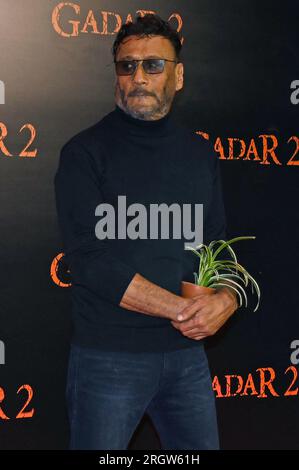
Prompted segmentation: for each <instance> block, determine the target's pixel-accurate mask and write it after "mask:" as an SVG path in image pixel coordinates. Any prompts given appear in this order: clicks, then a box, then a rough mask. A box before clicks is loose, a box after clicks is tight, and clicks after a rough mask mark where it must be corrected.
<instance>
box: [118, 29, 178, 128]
mask: <svg viewBox="0 0 299 470" xmlns="http://www.w3.org/2000/svg"><path fill="white" fill-rule="evenodd" d="M153 58H157V59H170V60H176V56H175V51H174V47H173V45H172V43H171V42H170V41H169V39H167V38H164V37H163V36H151V37H147V36H145V37H140V36H128V37H127V38H125V39H124V40H123V42H122V43H121V44H120V46H119V48H118V50H117V54H116V60H117V61H119V60H133V59H153ZM183 72H184V69H183V64H182V63H178V64H175V63H174V62H165V67H164V71H163V72H162V73H158V74H147V73H146V72H145V71H144V70H143V68H142V65H141V62H139V63H138V67H137V69H136V71H135V73H134V74H133V75H126V76H123V75H120V76H116V79H115V102H116V104H117V105H118V106H119V107H120V108H121V109H123V110H124V111H125V112H127V113H128V114H130V115H131V116H133V117H135V118H137V119H144V120H156V119H160V118H161V117H163V116H165V115H166V114H167V113H168V111H169V110H170V107H171V103H172V101H173V98H174V95H175V93H176V91H178V90H180V89H181V88H182V87H183Z"/></svg>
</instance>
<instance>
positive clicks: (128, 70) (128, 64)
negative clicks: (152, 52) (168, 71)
mask: <svg viewBox="0 0 299 470" xmlns="http://www.w3.org/2000/svg"><path fill="white" fill-rule="evenodd" d="M139 62H141V63H142V67H143V70H144V71H145V73H162V72H163V70H164V67H165V62H175V63H178V61H177V60H170V59H138V60H137V59H136V60H119V61H118V62H116V61H114V63H115V71H116V74H117V75H133V73H135V71H136V69H137V66H138V63H139Z"/></svg>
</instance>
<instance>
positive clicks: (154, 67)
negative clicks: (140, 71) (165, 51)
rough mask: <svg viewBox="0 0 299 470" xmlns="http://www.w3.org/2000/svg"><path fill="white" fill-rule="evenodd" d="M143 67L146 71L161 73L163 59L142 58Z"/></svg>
mask: <svg viewBox="0 0 299 470" xmlns="http://www.w3.org/2000/svg"><path fill="white" fill-rule="evenodd" d="M143 68H144V70H145V72H146V73H161V72H163V70H164V60H163V59H147V60H144V61H143Z"/></svg>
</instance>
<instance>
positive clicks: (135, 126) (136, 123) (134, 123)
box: [110, 104, 175, 136]
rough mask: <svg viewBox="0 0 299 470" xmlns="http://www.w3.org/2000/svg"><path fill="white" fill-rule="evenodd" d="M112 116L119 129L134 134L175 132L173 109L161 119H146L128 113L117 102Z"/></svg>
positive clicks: (156, 134) (158, 134)
mask: <svg viewBox="0 0 299 470" xmlns="http://www.w3.org/2000/svg"><path fill="white" fill-rule="evenodd" d="M110 116H111V117H112V118H113V120H114V121H115V124H116V125H117V126H118V128H119V130H123V131H124V132H126V133H129V134H132V135H143V136H149V135H150V136H162V135H166V134H169V133H171V132H174V127H175V126H174V118H173V113H172V110H171V109H170V111H169V112H168V113H167V114H166V115H165V116H163V117H162V118H160V119H156V120H154V121H146V120H143V119H137V118H135V117H133V116H131V115H130V114H127V113H126V112H125V111H123V110H122V109H121V108H120V107H119V106H118V105H117V104H115V108H114V111H112V112H111V113H110Z"/></svg>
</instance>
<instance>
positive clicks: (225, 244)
mask: <svg viewBox="0 0 299 470" xmlns="http://www.w3.org/2000/svg"><path fill="white" fill-rule="evenodd" d="M255 238H256V237H254V236H244V237H236V238H232V239H231V240H227V241H225V242H224V243H222V245H220V247H219V248H217V250H216V251H215V253H214V255H213V257H214V259H215V258H216V257H217V256H218V254H219V253H220V252H221V251H222V250H224V248H227V246H228V245H231V244H232V243H235V242H236V241H239V240H253V239H255Z"/></svg>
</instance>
